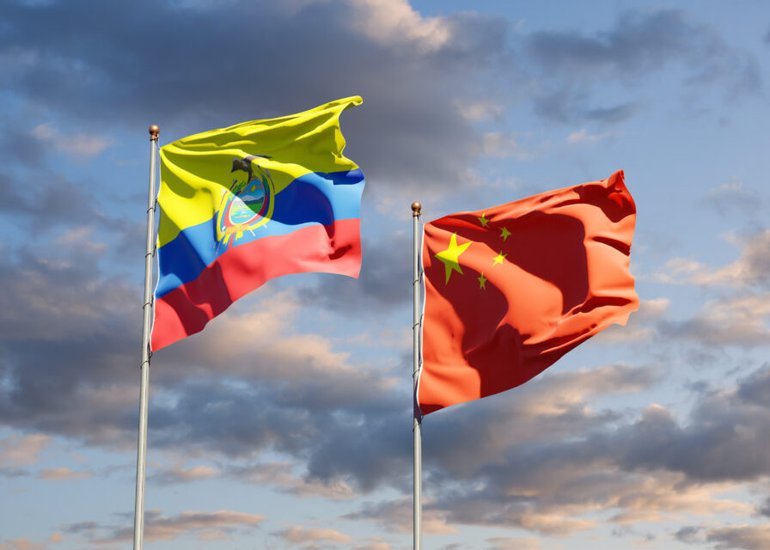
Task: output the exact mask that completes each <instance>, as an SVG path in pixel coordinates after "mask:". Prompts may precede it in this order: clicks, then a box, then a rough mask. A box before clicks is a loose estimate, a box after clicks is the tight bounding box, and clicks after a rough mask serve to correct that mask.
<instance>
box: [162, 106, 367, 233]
mask: <svg viewBox="0 0 770 550" xmlns="http://www.w3.org/2000/svg"><path fill="white" fill-rule="evenodd" d="M361 103H362V99H361V98H360V97H358V96H354V97H349V98H345V99H339V100H337V101H332V102H331V103H327V104H325V105H321V106H319V107H316V108H314V109H310V110H309V111H304V112H302V113H298V114H295V115H289V116H284V117H280V118H273V119H267V120H254V121H251V122H243V123H241V124H236V125H235V126H230V127H229V128H221V129H218V130H210V131H208V132H203V133H200V134H195V135H192V136H189V137H186V138H183V139H180V140H178V141H175V142H173V143H169V144H168V145H165V146H163V147H162V148H161V150H160V158H161V185H160V191H159V192H158V204H159V206H160V208H161V215H160V222H159V227H158V246H163V245H164V244H166V243H168V242H169V241H171V240H173V239H174V238H175V237H176V236H177V235H178V234H179V232H180V231H182V230H183V229H185V228H186V227H190V226H193V225H198V224H199V223H202V222H205V221H207V220H210V219H211V218H212V217H213V216H214V214H215V212H216V209H217V207H218V205H219V204H220V201H221V197H222V193H223V192H225V191H226V190H227V189H228V188H229V186H230V184H231V183H232V181H233V179H234V178H235V177H236V176H239V174H233V173H231V172H230V170H231V167H232V161H233V159H234V158H243V157H245V156H246V155H265V156H268V157H270V158H260V159H259V160H258V161H256V162H257V163H258V164H259V166H260V167H261V168H263V169H267V170H269V171H270V175H271V176H272V180H273V183H274V184H275V189H276V193H280V192H281V190H283V189H284V188H286V186H287V185H289V184H290V183H291V182H292V181H294V179H296V178H297V177H299V176H302V175H304V174H307V173H309V172H340V171H345V170H353V169H355V168H357V167H358V166H357V165H356V164H355V163H354V162H353V161H351V160H350V159H348V158H346V157H345V156H344V155H343V154H342V152H343V150H344V149H345V138H344V137H343V136H342V132H341V130H340V125H339V117H340V114H341V113H342V111H344V110H345V109H347V108H348V107H351V106H355V105H360V104H361ZM240 176H243V173H240Z"/></svg>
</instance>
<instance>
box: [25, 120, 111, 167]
mask: <svg viewBox="0 0 770 550" xmlns="http://www.w3.org/2000/svg"><path fill="white" fill-rule="evenodd" d="M32 135H33V136H34V137H35V138H37V139H38V141H40V142H41V143H43V144H45V145H50V146H51V147H53V148H54V149H55V150H57V151H59V152H61V153H64V154H66V155H67V156H70V157H72V158H75V159H79V160H84V159H89V158H91V157H95V156H96V155H98V154H99V153H101V152H102V151H104V150H105V149H106V148H107V147H109V146H110V145H111V144H112V140H111V139H110V138H106V137H102V136H95V135H91V134H83V133H73V134H62V133H60V132H59V131H58V130H57V129H56V128H55V127H54V126H52V125H50V124H40V125H38V126H36V127H35V128H34V129H33V130H32Z"/></svg>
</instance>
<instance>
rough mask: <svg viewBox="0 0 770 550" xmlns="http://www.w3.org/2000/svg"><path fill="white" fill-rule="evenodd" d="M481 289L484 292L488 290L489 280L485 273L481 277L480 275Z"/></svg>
mask: <svg viewBox="0 0 770 550" xmlns="http://www.w3.org/2000/svg"><path fill="white" fill-rule="evenodd" d="M479 288H480V289H482V290H486V289H487V278H486V277H484V274H483V273H482V274H481V275H479Z"/></svg>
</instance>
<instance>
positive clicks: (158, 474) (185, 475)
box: [150, 466, 220, 485]
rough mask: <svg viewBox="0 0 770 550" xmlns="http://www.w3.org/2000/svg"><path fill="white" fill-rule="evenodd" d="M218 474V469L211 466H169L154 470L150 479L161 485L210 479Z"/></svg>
mask: <svg viewBox="0 0 770 550" xmlns="http://www.w3.org/2000/svg"><path fill="white" fill-rule="evenodd" d="M219 474H220V472H219V470H217V469H216V468H212V467H211V466H192V467H190V468H169V469H164V470H160V471H155V472H154V473H153V474H152V475H151V476H150V479H151V481H157V482H158V483H160V484H162V485H171V484H175V483H189V482H190V481H199V480H202V479H211V478H213V477H217V476H218V475H219Z"/></svg>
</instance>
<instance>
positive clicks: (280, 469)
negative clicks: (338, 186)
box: [225, 463, 356, 500]
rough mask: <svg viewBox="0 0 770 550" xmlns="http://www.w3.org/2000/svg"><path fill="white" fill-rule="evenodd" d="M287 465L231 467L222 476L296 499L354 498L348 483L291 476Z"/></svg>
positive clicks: (293, 474)
mask: <svg viewBox="0 0 770 550" xmlns="http://www.w3.org/2000/svg"><path fill="white" fill-rule="evenodd" d="M294 469H295V468H294V467H292V465H291V464H289V463H268V464H262V463H259V464H250V465H247V466H239V465H231V466H228V467H227V468H226V470H225V473H226V474H227V475H228V476H229V477H231V478H233V479H236V480H238V481H239V482H246V483H253V484H255V485H260V486H270V487H273V488H275V489H277V490H279V491H282V492H286V493H289V494H293V495H299V496H303V497H304V496H317V497H323V498H327V499H331V500H345V499H351V498H353V497H355V496H356V492H355V490H354V488H353V487H351V486H350V484H348V483H346V482H345V481H343V480H340V479H332V480H328V481H323V480H319V479H308V478H302V477H300V476H298V475H296V474H295V473H294Z"/></svg>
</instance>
